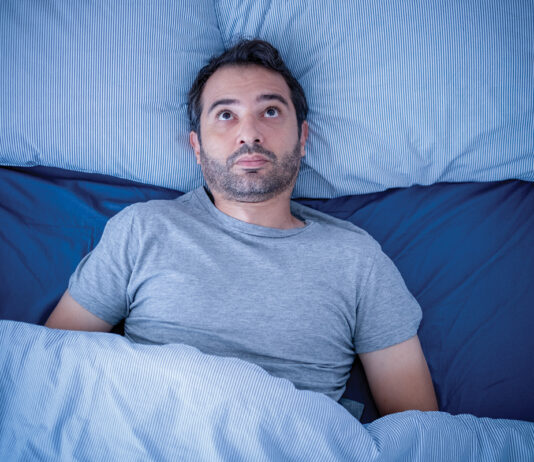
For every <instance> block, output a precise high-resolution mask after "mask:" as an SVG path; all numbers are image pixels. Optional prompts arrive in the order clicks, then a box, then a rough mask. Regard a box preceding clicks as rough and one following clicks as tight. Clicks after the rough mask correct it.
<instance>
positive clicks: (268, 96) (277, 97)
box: [256, 93, 289, 107]
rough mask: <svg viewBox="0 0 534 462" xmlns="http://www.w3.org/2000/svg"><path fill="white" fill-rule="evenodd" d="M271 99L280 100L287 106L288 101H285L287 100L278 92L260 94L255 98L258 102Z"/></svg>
mask: <svg viewBox="0 0 534 462" xmlns="http://www.w3.org/2000/svg"><path fill="white" fill-rule="evenodd" d="M273 99H274V100H276V101H280V102H281V103H282V104H283V105H285V106H286V107H289V103H288V102H287V100H286V99H285V98H284V97H283V96H282V95H279V94H278V93H267V94H264V95H260V96H258V97H257V98H256V100H257V101H258V102H260V101H271V100H273Z"/></svg>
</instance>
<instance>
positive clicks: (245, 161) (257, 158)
mask: <svg viewBox="0 0 534 462" xmlns="http://www.w3.org/2000/svg"><path fill="white" fill-rule="evenodd" d="M269 162H270V160H269V159H267V158H266V157H264V156H262V155H260V154H250V155H248V154H246V155H244V156H242V157H240V158H239V159H238V161H237V162H236V165H239V166H240V167H244V168H258V167H262V166H263V165H265V164H267V163H269Z"/></svg>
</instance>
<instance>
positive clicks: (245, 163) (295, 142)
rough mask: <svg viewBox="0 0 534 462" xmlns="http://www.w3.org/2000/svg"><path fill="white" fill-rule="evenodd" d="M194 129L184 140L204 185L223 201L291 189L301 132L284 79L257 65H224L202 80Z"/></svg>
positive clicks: (305, 130)
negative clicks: (195, 159)
mask: <svg viewBox="0 0 534 462" xmlns="http://www.w3.org/2000/svg"><path fill="white" fill-rule="evenodd" d="M200 133H201V137H200V138H199V136H198V134H197V133H195V132H191V134H190V142H191V145H192V146H193V149H194V150H195V155H196V157H197V163H199V164H200V165H201V167H202V172H203V174H204V178H205V179H206V183H207V184H208V186H209V188H210V189H211V190H212V191H214V192H216V193H220V194H222V195H223V196H224V197H225V198H226V199H230V200H238V201H241V202H261V201H264V200H268V199H270V198H272V197H275V196H276V195H278V194H280V193H281V192H284V191H292V189H293V187H294V184H295V181H296V178H297V174H298V170H299V167H300V160H301V158H302V157H303V156H304V144H305V142H306V137H307V135H308V126H307V123H306V122H304V123H303V126H302V132H301V136H300V138H299V136H298V125H297V116H296V113H295V108H294V106H293V103H292V101H291V94H290V90H289V87H288V86H287V84H286V82H285V80H284V78H283V77H282V76H281V75H279V74H278V73H276V72H273V71H270V70H268V69H265V68H263V67H260V66H255V65H247V66H226V67H223V68H221V69H219V70H217V71H216V72H215V73H214V74H213V75H212V76H211V77H210V78H209V79H208V81H207V82H206V85H205V87H204V91H203V93H202V113H201V115H200Z"/></svg>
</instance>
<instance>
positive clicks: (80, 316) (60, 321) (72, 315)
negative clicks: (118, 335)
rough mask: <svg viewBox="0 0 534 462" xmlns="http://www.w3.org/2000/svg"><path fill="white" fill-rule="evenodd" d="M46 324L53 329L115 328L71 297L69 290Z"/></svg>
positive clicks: (92, 329)
mask: <svg viewBox="0 0 534 462" xmlns="http://www.w3.org/2000/svg"><path fill="white" fill-rule="evenodd" d="M45 326H46V327H51V328H53V329H65V330H86V331H98V332H110V331H111V329H112V328H113V326H112V325H111V324H109V323H107V322H106V321H103V320H102V319H100V318H99V317H97V316H95V315H94V314H93V313H91V312H89V311H87V310H86V309H85V308H84V307H83V306H82V305H80V304H79V303H78V302H77V301H76V300H74V299H73V298H72V297H71V295H70V294H69V291H68V290H67V291H65V293H64V294H63V297H61V300H60V301H59V303H58V304H57V306H56V307H55V308H54V311H52V313H51V314H50V316H49V317H48V320H47V321H46V323H45Z"/></svg>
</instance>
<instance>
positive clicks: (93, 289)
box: [68, 207, 137, 325]
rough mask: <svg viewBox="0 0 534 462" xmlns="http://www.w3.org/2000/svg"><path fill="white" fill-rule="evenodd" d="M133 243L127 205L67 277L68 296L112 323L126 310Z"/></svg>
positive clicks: (108, 223)
mask: <svg viewBox="0 0 534 462" xmlns="http://www.w3.org/2000/svg"><path fill="white" fill-rule="evenodd" d="M136 244H137V239H136V235H135V231H134V213H133V208H132V207H127V208H126V209H124V210H123V211H121V212H119V213H118V214H117V215H115V216H114V217H112V218H111V219H110V220H109V221H108V222H107V224H106V227H105V228H104V232H103V233H102V237H101V238H100V241H99V243H98V245H97V246H96V247H95V248H94V249H93V250H92V251H91V252H89V253H88V254H87V255H86V256H85V257H84V258H83V259H82V261H81V262H80V263H79V265H78V267H77V268H76V270H75V271H74V273H73V274H72V276H71V277H70V280H69V287H68V290H69V293H70V295H71V296H72V297H73V298H74V299H75V300H76V301H77V302H78V303H79V304H80V305H82V306H83V307H84V308H85V309H86V310H88V311H90V312H91V313H93V314H94V315H96V316H98V317H99V318H100V319H103V320H104V321H106V322H108V323H110V324H112V325H115V324H117V323H118V322H119V321H121V320H122V319H124V318H125V317H126V316H127V315H128V312H129V305H130V300H129V297H128V290H127V289H128V283H129V280H130V276H131V273H132V270H133V267H134V264H135V257H136V253H137V248H136V247H137V245H136Z"/></svg>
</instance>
